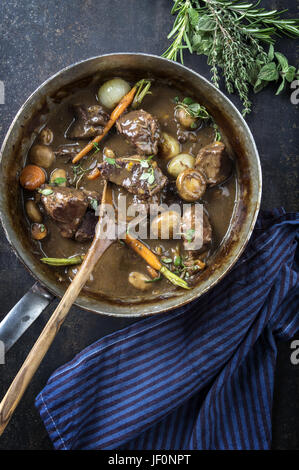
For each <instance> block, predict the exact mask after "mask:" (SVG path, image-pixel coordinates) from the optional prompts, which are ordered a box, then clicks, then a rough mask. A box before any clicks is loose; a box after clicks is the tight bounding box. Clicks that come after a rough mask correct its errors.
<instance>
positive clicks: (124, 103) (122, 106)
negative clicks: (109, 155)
mask: <svg viewBox="0 0 299 470" xmlns="http://www.w3.org/2000/svg"><path fill="white" fill-rule="evenodd" d="M136 91H137V87H136V86H133V87H132V88H131V90H130V91H129V93H127V94H126V95H125V96H124V97H123V98H122V99H121V100H120V102H119V103H118V105H117V106H116V108H115V109H114V110H113V111H112V113H111V116H110V119H109V121H108V122H107V124H106V126H105V127H104V130H103V134H101V135H97V136H96V137H95V138H94V139H93V140H92V141H91V142H89V144H87V145H86V147H84V148H83V149H82V150H81V151H80V152H79V153H78V154H77V155H76V156H75V157H74V158H73V163H77V162H78V161H79V160H81V158H83V157H84V156H85V155H86V154H87V153H88V152H90V151H91V150H92V149H93V147H94V145H93V144H95V143H97V142H100V140H102V139H103V138H104V137H105V135H106V134H107V133H108V132H109V131H110V129H111V127H113V126H114V124H115V122H116V121H117V119H118V118H119V116H120V115H121V114H122V113H123V112H124V111H125V110H126V109H127V107H128V106H129V105H130V104H131V103H132V101H133V99H134V95H135V93H136ZM97 176H99V175H97Z"/></svg>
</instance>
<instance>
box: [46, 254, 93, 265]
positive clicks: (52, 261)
mask: <svg viewBox="0 0 299 470" xmlns="http://www.w3.org/2000/svg"><path fill="white" fill-rule="evenodd" d="M83 258H84V256H81V255H80V256H73V257H71V258H41V262H42V263H45V264H48V265H49V266H71V265H73V264H81V263H82V261H83Z"/></svg>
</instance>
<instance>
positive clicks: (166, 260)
mask: <svg viewBox="0 0 299 470" xmlns="http://www.w3.org/2000/svg"><path fill="white" fill-rule="evenodd" d="M161 261H162V262H163V263H165V264H170V263H172V258H166V257H163V258H161Z"/></svg>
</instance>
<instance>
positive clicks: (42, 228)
mask: <svg viewBox="0 0 299 470" xmlns="http://www.w3.org/2000/svg"><path fill="white" fill-rule="evenodd" d="M39 229H40V231H41V232H42V233H43V232H44V231H45V230H46V227H45V226H44V224H40V226H39Z"/></svg>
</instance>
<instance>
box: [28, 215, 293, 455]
mask: <svg viewBox="0 0 299 470" xmlns="http://www.w3.org/2000/svg"><path fill="white" fill-rule="evenodd" d="M298 227H299V214H286V213H285V212H284V211H283V210H282V209H280V210H275V211H273V212H267V213H265V212H264V213H263V214H262V215H261V216H260V217H259V219H258V221H257V224H256V228H255V230H254V234H253V237H252V238H251V241H250V243H249V245H248V246H247V248H246V250H245V252H244V254H243V256H242V257H241V258H240V260H239V261H238V263H237V264H236V265H235V267H234V268H233V270H232V271H231V272H230V273H229V274H228V275H227V276H226V277H225V278H224V279H223V280H222V281H221V282H220V283H219V284H218V285H217V286H215V287H214V288H213V289H212V290H211V291H210V292H208V293H207V294H205V295H204V296H203V297H202V298H200V299H199V300H197V301H195V302H193V303H192V304H190V305H188V306H187V307H184V308H180V309H177V310H174V311H172V312H169V313H165V314H161V315H158V316H154V317H149V318H146V319H144V320H142V321H139V322H136V323H135V324H133V325H130V326H129V327H127V328H125V329H123V330H121V331H117V332H115V333H113V334H111V335H109V336H106V337H104V338H102V339H100V340H99V341H97V342H96V343H94V344H92V345H91V346H89V347H88V348H86V349H85V350H84V351H82V352H81V353H80V354H78V355H77V356H76V357H75V358H74V359H73V360H72V361H71V362H69V363H67V364H66V365H64V366H62V367H60V368H59V369H58V370H57V371H56V372H54V373H53V375H52V376H51V377H50V379H49V381H48V383H47V384H46V386H45V388H44V389H43V390H42V392H41V393H40V394H39V395H38V397H37V399H36V406H37V408H38V410H39V412H40V415H41V417H42V419H43V421H44V423H45V426H46V428H47V430H48V433H49V435H50V437H51V439H52V441H53V444H54V447H55V448H56V449H118V450H120V449H130V450H133V449H134V450H138V449H150V450H159V449H165V450H167V449H171V450H175V449H179V450H183V449H184V450H187V449H188V450H192V449H269V448H270V446H271V408H272V397H273V382H274V368H275V361H276V353H277V348H276V340H277V338H285V339H288V338H290V337H292V336H293V335H294V333H295V332H296V330H297V329H298V328H299V313H298V312H299V292H298V291H299V289H298V286H299V274H298V264H296V259H295V258H296V255H295V252H296V246H297V242H296V234H297V233H298ZM297 253H298V252H297ZM297 262H298V260H297Z"/></svg>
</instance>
